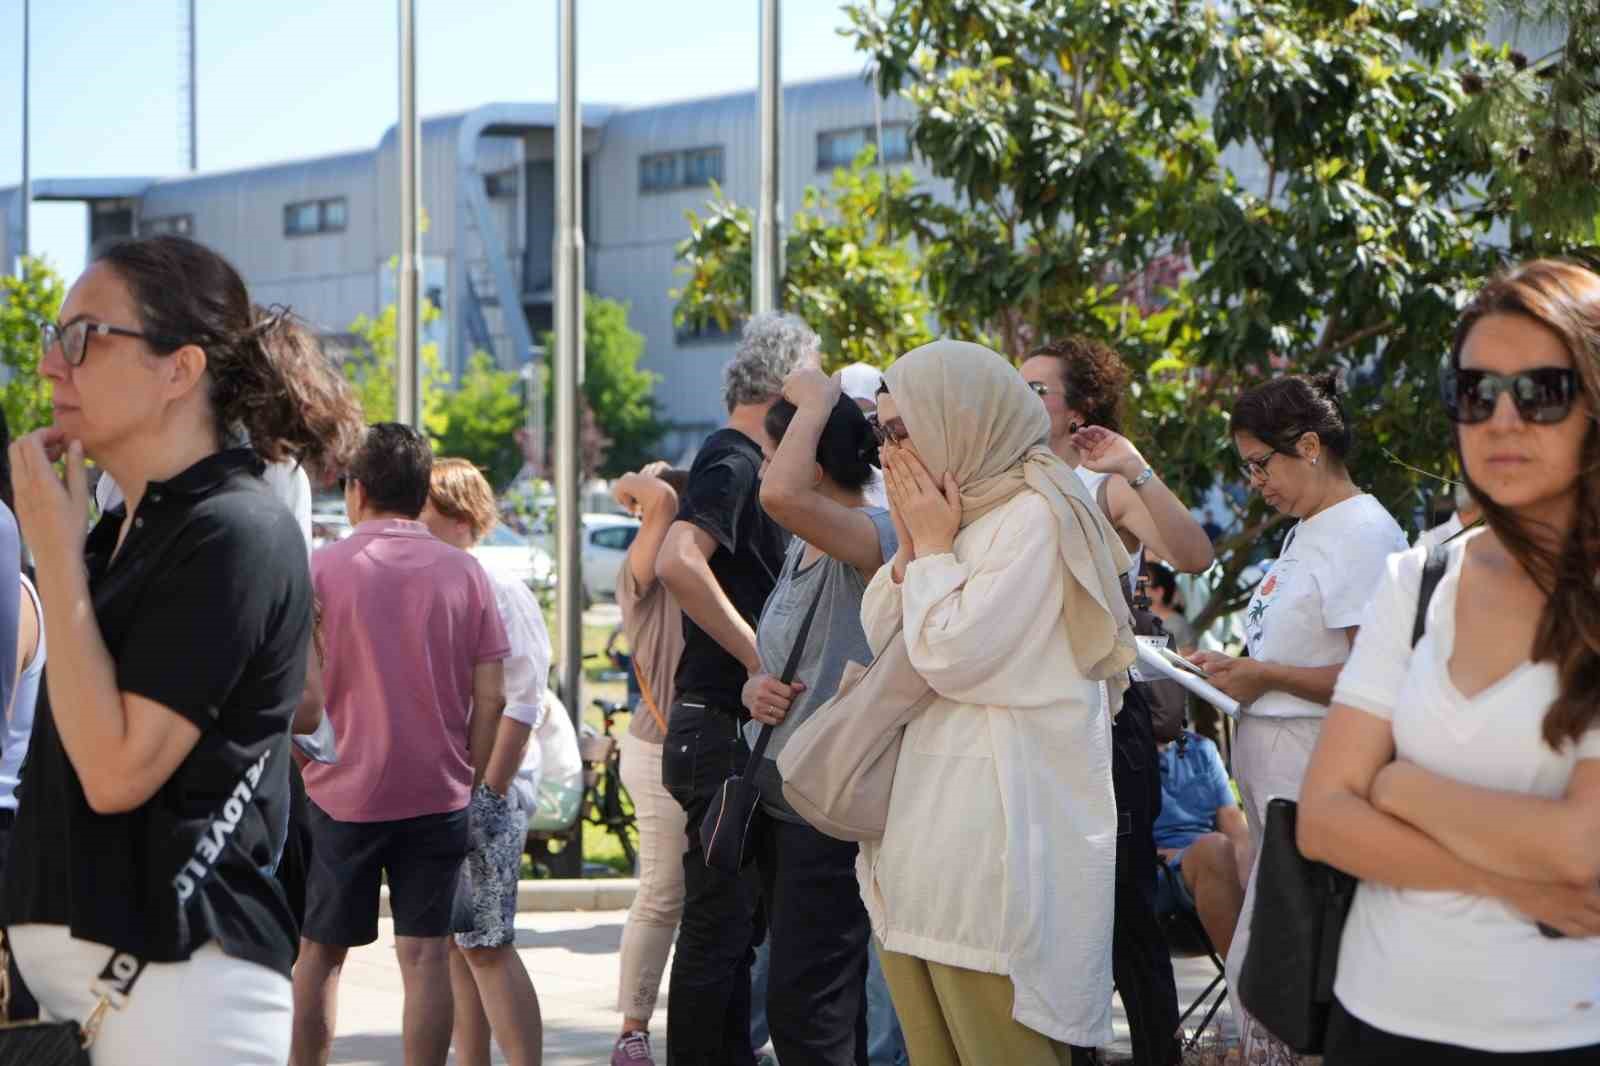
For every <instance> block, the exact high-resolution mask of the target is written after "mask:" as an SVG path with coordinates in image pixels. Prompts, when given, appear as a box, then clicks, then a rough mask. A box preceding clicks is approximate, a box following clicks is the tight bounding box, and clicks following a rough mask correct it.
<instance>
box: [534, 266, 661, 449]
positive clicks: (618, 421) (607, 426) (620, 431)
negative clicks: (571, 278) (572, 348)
mask: <svg viewBox="0 0 1600 1066" xmlns="http://www.w3.org/2000/svg"><path fill="white" fill-rule="evenodd" d="M541 343H543V344H544V346H545V350H546V351H550V352H554V351H555V350H556V338H555V334H554V333H546V334H545V335H544V337H543V338H542V340H541ZM643 355H644V334H642V333H639V332H638V331H636V330H634V329H633V328H631V327H630V326H629V325H628V305H627V304H626V303H622V302H620V301H617V300H609V299H607V298H605V297H603V296H595V295H592V294H590V295H587V296H585V297H584V301H583V366H584V374H583V387H582V393H583V407H584V412H583V417H584V421H583V427H582V437H583V452H584V461H583V466H584V472H585V473H586V474H589V475H595V474H598V475H599V476H601V477H616V476H618V475H620V474H625V473H627V472H629V471H631V470H637V469H639V468H640V467H641V466H644V465H645V464H646V463H648V462H650V461H651V460H653V459H656V458H658V456H657V455H656V454H655V452H654V448H655V446H656V443H657V442H658V441H659V440H660V439H661V434H662V433H663V432H664V431H665V429H666V426H665V425H664V424H663V423H662V422H661V421H660V419H659V418H657V416H656V402H655V395H654V393H655V386H656V376H655V375H654V374H652V373H650V371H648V370H642V369H640V367H639V359H640V357H642V356H643ZM548 377H549V375H546V378H547V379H548ZM545 396H546V401H545V404H546V411H547V412H548V413H549V415H548V417H547V425H550V426H554V425H555V419H554V414H553V411H554V405H553V399H552V394H551V393H550V392H549V390H548V388H547V389H546V392H545Z"/></svg>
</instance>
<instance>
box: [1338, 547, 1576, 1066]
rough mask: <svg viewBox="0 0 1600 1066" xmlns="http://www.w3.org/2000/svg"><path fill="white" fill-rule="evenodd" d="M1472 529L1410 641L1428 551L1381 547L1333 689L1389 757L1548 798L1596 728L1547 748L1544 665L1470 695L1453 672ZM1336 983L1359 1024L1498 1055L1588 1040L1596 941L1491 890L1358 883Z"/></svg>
mask: <svg viewBox="0 0 1600 1066" xmlns="http://www.w3.org/2000/svg"><path fill="white" fill-rule="evenodd" d="M1472 536H1477V534H1473V535H1472ZM1470 539H1471V537H1465V538H1462V539H1460V540H1457V541H1456V542H1455V543H1453V544H1452V545H1451V546H1450V549H1449V551H1450V565H1449V569H1448V570H1446V572H1445V574H1444V576H1443V577H1442V578H1441V580H1440V582H1439V586H1438V588H1437V589H1435V591H1434V595H1433V599H1432V601H1430V603H1429V604H1428V628H1427V633H1426V634H1425V635H1424V636H1423V638H1422V640H1421V641H1420V642H1419V643H1418V644H1417V647H1416V650H1415V651H1412V649H1411V627H1412V623H1413V621H1414V620H1415V618H1416V609H1417V588H1418V586H1419V584H1420V583H1421V579H1422V564H1423V561H1424V560H1425V559H1426V557H1427V550H1426V549H1425V548H1419V549H1416V550H1413V551H1409V552H1406V553H1405V554H1403V555H1396V556H1393V557H1392V558H1390V560H1389V562H1388V567H1387V573H1386V574H1385V576H1384V577H1383V579H1382V580H1381V581H1380V582H1379V585H1378V588H1377V591H1376V596H1375V599H1374V602H1373V605H1372V611H1371V613H1370V614H1369V615H1368V617H1367V619H1366V621H1365V622H1364V623H1363V624H1362V627H1361V633H1360V635H1359V636H1357V638H1356V646H1355V651H1354V652H1353V653H1352V654H1351V656H1350V661H1349V662H1348V663H1347V664H1346V665H1345V668H1344V672H1343V673H1342V674H1341V675H1340V677H1339V683H1338V687H1337V688H1335V690H1334V694H1333V698H1334V700H1335V702H1338V703H1343V704H1346V705H1348V706H1351V707H1356V708H1359V709H1360V710H1363V711H1365V712H1367V713H1368V714H1372V715H1376V716H1377V717H1379V718H1382V719H1384V720H1385V721H1387V722H1389V723H1390V724H1391V726H1392V728H1393V730H1394V744H1395V752H1396V755H1397V756H1398V757H1399V758H1402V759H1405V760H1407V761H1409V762H1413V763H1416V764H1417V765H1418V766H1421V767H1423V768H1424V769H1426V770H1429V771H1430V772H1432V773H1436V774H1440V775H1442V776H1445V777H1449V778H1452V779H1454V780H1456V781H1462V782H1465V783H1467V784H1471V785H1476V786H1479V787H1481V788H1493V789H1499V790H1503V791H1506V792H1520V793H1525V794H1529V795H1534V796H1543V797H1547V798H1556V797H1560V796H1562V795H1564V794H1565V793H1566V790H1567V783H1568V781H1569V780H1570V779H1571V777H1572V772H1573V770H1574V768H1575V767H1576V766H1577V764H1578V762H1579V760H1581V759H1597V758H1600V729H1593V730H1590V731H1589V732H1588V733H1587V734H1585V736H1584V737H1583V739H1582V741H1581V742H1579V743H1578V744H1576V745H1573V744H1567V745H1565V746H1564V747H1563V748H1562V750H1561V751H1559V752H1556V751H1552V750H1551V749H1550V746H1549V745H1547V744H1546V743H1545V742H1544V739H1543V737H1542V736H1541V733H1540V729H1541V726H1542V723H1543V721H1544V716H1545V712H1546V711H1547V710H1549V707H1550V704H1551V702H1552V701H1554V699H1555V697H1556V694H1557V692H1558V691H1559V681H1558V678H1557V675H1556V668H1555V665H1554V664H1553V663H1548V662H1539V663H1535V662H1524V663H1523V664H1522V665H1521V666H1519V667H1517V668H1516V669H1515V670H1513V671H1511V673H1510V674H1508V675H1507V676H1506V677H1504V678H1502V679H1501V680H1500V681H1498V682H1496V683H1495V684H1494V685H1491V686H1490V687H1489V688H1487V689H1485V690H1484V691H1482V692H1480V693H1479V694H1478V695H1476V696H1474V697H1472V698H1471V699H1468V698H1467V697H1465V696H1463V695H1462V694H1461V693H1460V692H1459V691H1457V689H1456V687H1455V684H1454V682H1453V681H1452V680H1451V679H1450V671H1449V663H1450V655H1451V651H1452V649H1453V648H1454V646H1455V635H1456V590H1457V589H1458V587H1459V585H1460V577H1461V560H1462V557H1463V553H1464V550H1465V547H1466V543H1467V542H1468V541H1469V540H1470ZM1334 993H1335V994H1336V995H1337V996H1338V997H1339V1000H1340V1002H1342V1003H1343V1004H1344V1006H1345V1009H1346V1010H1348V1011H1349V1012H1350V1013H1351V1014H1353V1015H1355V1016H1356V1017H1357V1018H1360V1019H1361V1020H1362V1021H1364V1022H1366V1023H1367V1024H1368V1025H1372V1026H1376V1027H1377V1028H1379V1029H1382V1030H1385V1031H1386V1032H1390V1033H1395V1034H1398V1035H1401V1036H1408V1037H1411V1038H1413V1039H1417V1040H1432V1041H1436V1042H1442V1043H1451V1044H1463V1045H1466V1046H1468V1047H1473V1048H1479V1049H1482V1050H1485V1051H1499V1052H1513V1051H1544V1050H1553V1049H1557V1048H1569V1047H1583V1046H1586V1045H1589V1044H1600V940H1597V939H1573V940H1550V939H1546V938H1545V937H1543V936H1541V935H1540V934H1539V931H1538V927H1537V926H1536V925H1535V924H1534V923H1533V922H1532V921H1530V920H1528V919H1527V918H1525V917H1523V916H1522V915H1520V914H1517V913H1516V912H1514V911H1512V910H1511V909H1510V908H1509V907H1507V906H1506V905H1505V904H1503V903H1501V902H1500V901H1498V900H1493V899H1485V898H1482V897H1478V896H1467V895H1462V894H1460V893H1455V892H1420V891H1415V890H1409V889H1398V888H1391V887H1389V886H1388V885H1383V884H1379V883H1376V882H1372V881H1364V882H1362V884H1361V887H1360V888H1359V889H1358V890H1357V891H1356V899H1355V903H1354V905H1353V906H1352V908H1351V911H1350V917H1349V919H1348V920H1347V922H1346V924H1345V930H1344V939H1343V941H1342V943H1341V945H1340V951H1339V970H1338V977H1337V979H1336V981H1335V983H1334Z"/></svg>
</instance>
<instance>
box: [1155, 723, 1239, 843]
mask: <svg viewBox="0 0 1600 1066" xmlns="http://www.w3.org/2000/svg"><path fill="white" fill-rule="evenodd" d="M1184 736H1185V737H1186V738H1188V743H1187V744H1184V745H1182V748H1181V751H1180V747H1179V745H1178V744H1176V743H1174V744H1168V745H1167V750H1165V751H1163V752H1162V753H1161V762H1160V765H1161V816H1160V817H1159V818H1157V819H1156V827H1155V836H1156V847H1158V848H1186V847H1188V846H1189V845H1190V844H1193V843H1194V842H1195V840H1196V839H1197V838H1199V837H1202V836H1204V835H1205V834H1207V833H1210V832H1214V831H1215V830H1216V828H1217V809H1218V808H1219V807H1234V806H1237V803H1236V802H1235V800H1234V798H1233V789H1232V788H1231V787H1230V786H1229V784H1228V770H1227V768H1226V767H1224V766H1223V765H1222V756H1221V755H1219V754H1218V753H1217V746H1216V745H1215V744H1213V743H1211V741H1209V740H1207V739H1206V738H1205V737H1202V736H1198V735H1197V734H1194V733H1189V732H1185V733H1184Z"/></svg>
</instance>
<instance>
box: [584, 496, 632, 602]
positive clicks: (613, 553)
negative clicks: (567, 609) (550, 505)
mask: <svg viewBox="0 0 1600 1066" xmlns="http://www.w3.org/2000/svg"><path fill="white" fill-rule="evenodd" d="M638 535H639V520H638V519H637V518H632V517H629V516H628V515H617V514H586V515H584V516H583V589H584V592H586V593H587V594H588V597H589V599H590V600H591V601H594V600H612V599H616V596H617V574H618V572H619V571H621V569H622V567H623V565H624V564H625V563H626V560H627V558H628V547H629V545H631V544H632V543H633V538H634V537H637V536H638Z"/></svg>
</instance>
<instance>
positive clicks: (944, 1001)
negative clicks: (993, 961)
mask: <svg viewBox="0 0 1600 1066" xmlns="http://www.w3.org/2000/svg"><path fill="white" fill-rule="evenodd" d="M878 952H879V957H880V958H881V959H882V961H883V975H884V977H886V978H888V981H889V994H890V996H891V997H893V999H894V1009H895V1013H897V1014H898V1015H899V1016H900V1028H901V1029H902V1030H904V1032H905V1037H906V1050H907V1051H908V1052H909V1053H910V1056H911V1063H912V1066H1072V1049H1071V1048H1069V1047H1068V1046H1067V1045H1066V1044H1059V1043H1057V1042H1056V1041H1054V1040H1051V1039H1050V1038H1049V1037H1047V1036H1044V1035H1042V1034H1040V1033H1036V1032H1034V1031H1033V1030H1032V1029H1029V1028H1028V1027H1027V1026H1025V1025H1023V1024H1021V1023H1020V1022H1018V1021H1016V1020H1014V1019H1013V1018H1012V1017H1011V1008H1012V991H1011V978H1009V977H1007V976H1005V975H1004V974H995V973H979V972H978V971H977V970H963V969H960V968H958V967H955V966H945V965H943V964H942V963H937V962H928V961H927V960H925V959H918V958H914V957H912V956H910V955H900V954H896V953H895V952H893V951H884V950H883V948H882V946H881V945H880V946H879V949H878Z"/></svg>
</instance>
